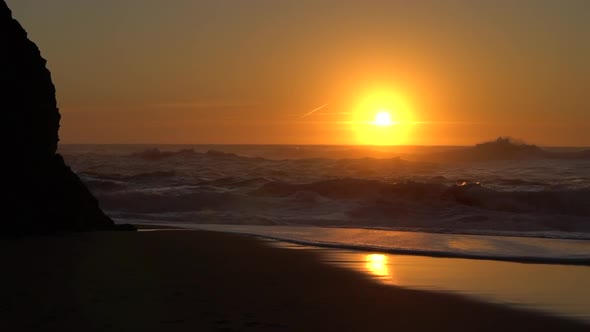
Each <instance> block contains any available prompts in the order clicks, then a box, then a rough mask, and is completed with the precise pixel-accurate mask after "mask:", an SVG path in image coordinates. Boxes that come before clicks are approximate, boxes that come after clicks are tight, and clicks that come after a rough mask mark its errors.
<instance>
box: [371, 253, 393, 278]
mask: <svg viewBox="0 0 590 332" xmlns="http://www.w3.org/2000/svg"><path fill="white" fill-rule="evenodd" d="M365 260H366V263H365V267H366V268H367V270H369V272H371V273H372V274H374V275H375V276H377V277H379V278H385V279H389V278H390V277H391V273H390V271H389V266H388V263H387V256H385V255H380V254H370V255H366V258H365Z"/></svg>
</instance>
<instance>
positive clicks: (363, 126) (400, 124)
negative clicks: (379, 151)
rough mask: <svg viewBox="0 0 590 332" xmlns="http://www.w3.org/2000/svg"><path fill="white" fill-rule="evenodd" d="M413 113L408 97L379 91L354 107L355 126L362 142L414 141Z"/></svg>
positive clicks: (386, 143) (391, 143)
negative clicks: (411, 130)
mask: <svg viewBox="0 0 590 332" xmlns="http://www.w3.org/2000/svg"><path fill="white" fill-rule="evenodd" d="M412 113H413V112H412V111H411V108H410V106H409V104H408V102H407V100H406V98H402V97H401V96H400V95H399V94H396V93H393V92H390V91H388V90H385V89H383V90H377V91H376V92H373V93H371V94H368V95H367V96H366V97H365V98H364V99H362V100H361V101H360V102H359V103H358V105H357V106H356V108H355V109H354V112H353V113H352V114H353V118H352V121H351V123H352V129H353V130H354V132H355V133H356V137H357V141H358V143H359V144H367V145H398V144H404V143H406V142H407V141H408V140H411V137H409V136H410V129H411V126H412V123H413V121H412Z"/></svg>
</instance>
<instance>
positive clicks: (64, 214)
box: [0, 0, 115, 234]
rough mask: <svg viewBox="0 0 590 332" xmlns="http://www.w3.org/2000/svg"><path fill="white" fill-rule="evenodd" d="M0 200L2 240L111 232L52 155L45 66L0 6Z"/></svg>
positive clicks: (54, 137) (50, 88)
mask: <svg viewBox="0 0 590 332" xmlns="http://www.w3.org/2000/svg"><path fill="white" fill-rule="evenodd" d="M0 50H1V51H0V109H1V113H0V116H2V120H3V121H2V128H1V129H0V132H1V133H2V143H3V161H2V163H1V164H2V175H3V176H4V181H2V183H3V186H2V189H3V190H2V191H3V192H4V194H3V195H2V196H4V197H5V198H4V199H2V200H3V203H4V204H5V207H4V208H3V211H2V212H3V217H4V218H2V225H1V226H0V234H2V233H5V234H29V233H47V232H54V231H62V230H76V231H83V230H108V229H114V228H115V225H114V223H113V221H112V220H111V219H110V218H109V217H108V216H106V215H105V214H104V213H103V212H102V211H101V210H100V208H99V206H98V201H97V200H96V198H94V197H93V196H92V194H91V193H90V191H88V189H87V188H86V187H85V186H84V184H83V183H82V182H81V180H80V179H79V178H78V176H77V175H76V174H75V173H74V172H73V171H72V170H71V169H70V168H69V167H68V166H67V165H66V164H65V162H64V160H63V158H62V157H61V156H60V155H59V154H57V153H56V151H57V144H58V141H59V138H58V131H59V122H60V114H59V110H58V108H57V101H56V97H55V87H54V85H53V83H52V81H51V73H50V72H49V70H48V69H47V68H46V61H45V59H43V58H42V57H41V53H40V51H39V49H38V48H37V46H36V45H35V44H34V43H33V42H32V41H30V40H29V39H28V38H27V33H26V31H25V30H24V29H23V28H22V27H21V25H20V24H19V23H18V22H17V21H16V20H14V19H13V18H12V13H11V11H10V9H9V8H8V6H7V5H6V3H5V2H4V0H0Z"/></svg>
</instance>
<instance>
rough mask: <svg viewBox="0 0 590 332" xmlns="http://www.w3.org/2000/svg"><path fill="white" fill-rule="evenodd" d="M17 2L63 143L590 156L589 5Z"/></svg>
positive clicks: (13, 4) (529, 0)
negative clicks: (545, 150) (496, 148)
mask: <svg viewBox="0 0 590 332" xmlns="http://www.w3.org/2000/svg"><path fill="white" fill-rule="evenodd" d="M6 2H7V3H8V5H9V6H10V8H11V9H12V11H13V16H14V17H15V18H16V19H18V20H19V22H20V23H21V24H22V25H23V26H24V27H25V29H26V30H27V31H28V33H29V37H30V38H31V39H32V40H33V41H34V42H35V43H36V44H37V45H38V46H39V48H40V49H41V52H42V55H43V56H44V57H45V58H46V59H47V60H48V66H49V68H50V70H51V71H52V76H53V79H54V83H55V85H56V88H57V93H58V95H57V97H58V101H59V104H60V110H61V113H62V116H63V117H62V128H61V130H60V136H61V139H62V143H123V144H137V143H161V144H179V143H186V144H209V143H216V144H273V143H274V144H301V145H304V144H322V145H332V144H339V145H354V144H367V145H390V144H401V145H455V146H456V145H461V146H466V145H473V144H475V143H480V142H483V141H489V140H492V139H495V138H496V137H498V136H512V137H516V138H521V139H524V140H525V141H526V142H529V143H531V144H537V145H540V146H541V145H542V146H590V98H589V97H588V96H589V95H590V63H589V62H588V60H587V59H590V2H589V1H583V0H579V1H574V0H570V1H549V0H537V1H533V0H523V1H445V2H442V1H434V0H432V1H411V2H410V1H346V0H342V1H329V0H325V1H295V0H286V1H272V0H252V1H218V0H217V1H216V0H208V1H191V0H176V1H174V2H170V1H163V0H141V1H140V0H126V1H115V0H103V1H100V2H98V1H97V2H95V1H76V0H54V1H51V2H49V1H42V0H18V1H17V0H7V1H6Z"/></svg>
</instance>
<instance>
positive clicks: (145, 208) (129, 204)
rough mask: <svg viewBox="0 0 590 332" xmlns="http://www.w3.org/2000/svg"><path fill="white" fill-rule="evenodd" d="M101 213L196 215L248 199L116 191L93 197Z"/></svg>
mask: <svg viewBox="0 0 590 332" xmlns="http://www.w3.org/2000/svg"><path fill="white" fill-rule="evenodd" d="M97 197H98V199H99V200H100V204H101V206H102V207H103V208H104V209H105V210H107V211H108V210H111V211H126V212H135V213H165V212H186V211H200V210H205V209H218V210H223V209H232V208H236V206H235V205H236V204H238V203H244V204H245V203H247V201H248V198H247V197H243V196H242V195H238V194H234V193H230V192H188V193H174V192H170V191H168V192H158V191H155V192H154V191H120V192H114V193H110V194H104V193H97Z"/></svg>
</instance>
